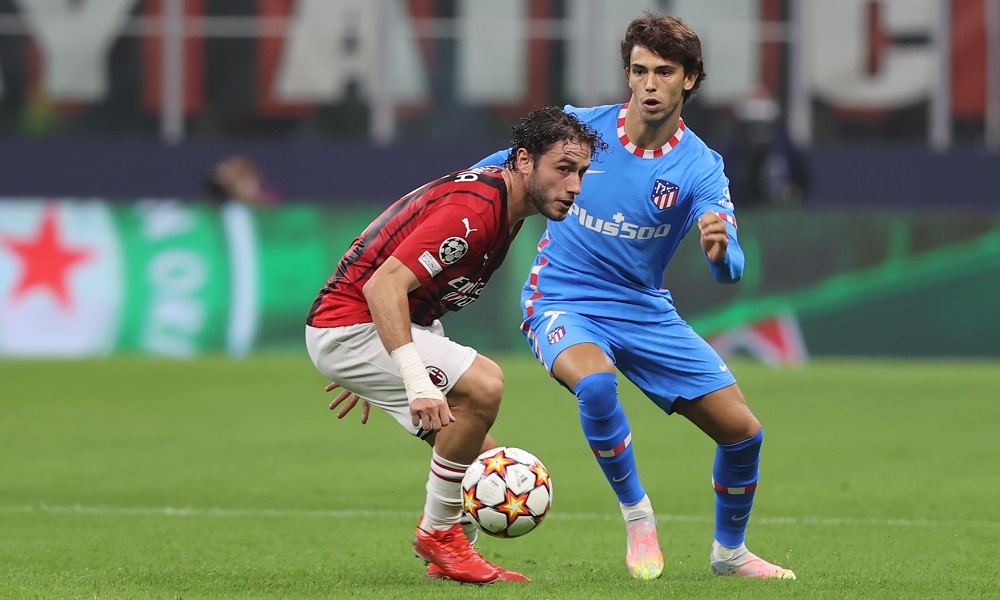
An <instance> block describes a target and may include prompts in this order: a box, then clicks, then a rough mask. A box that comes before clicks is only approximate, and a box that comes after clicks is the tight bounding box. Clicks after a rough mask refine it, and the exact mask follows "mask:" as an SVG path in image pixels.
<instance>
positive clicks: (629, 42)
mask: <svg viewBox="0 0 1000 600" xmlns="http://www.w3.org/2000/svg"><path fill="white" fill-rule="evenodd" d="M635 46H642V47H644V48H647V49H649V51H650V52H653V53H655V54H656V55H657V56H659V57H660V58H665V59H667V60H672V61H674V62H676V63H679V64H680V65H681V66H682V67H684V74H685V75H689V74H691V73H696V74H697V75H698V78H697V79H696V80H695V82H694V86H692V87H691V89H690V90H684V101H685V102H687V101H688V99H689V98H690V97H691V96H693V95H694V92H695V90H697V89H698V87H699V86H700V85H701V82H702V81H705V77H706V75H705V62H704V60H703V59H702V56H701V40H700V39H698V34H697V33H695V32H694V29H691V27H689V26H688V25H687V24H686V23H684V21H681V20H680V19H678V18H677V17H660V16H657V15H656V14H655V13H652V12H650V11H648V10H647V11H645V12H643V13H642V16H641V17H639V18H638V19H636V20H634V21H632V22H631V23H629V26H628V28H627V29H626V30H625V39H623V40H622V46H621V53H622V63H623V64H624V65H625V70H626V71H627V70H628V69H629V67H630V66H631V63H632V48H634V47H635Z"/></svg>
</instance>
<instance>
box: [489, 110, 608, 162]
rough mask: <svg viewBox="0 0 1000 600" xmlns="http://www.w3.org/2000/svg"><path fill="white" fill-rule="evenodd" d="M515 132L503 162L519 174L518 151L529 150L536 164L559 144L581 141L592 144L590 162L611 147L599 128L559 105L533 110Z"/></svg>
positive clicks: (515, 127)
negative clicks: (550, 149)
mask: <svg viewBox="0 0 1000 600" xmlns="http://www.w3.org/2000/svg"><path fill="white" fill-rule="evenodd" d="M513 131H514V133H513V137H512V139H511V145H510V154H508V155H507V160H506V161H504V166H505V167H507V168H509V169H511V170H512V171H517V164H516V163H515V160H514V158H515V156H516V155H517V150H518V148H524V149H525V150H527V151H528V153H529V154H531V158H532V159H533V160H534V162H535V164H537V163H538V159H539V158H541V156H542V155H543V154H545V153H546V152H547V151H548V150H549V148H551V147H552V146H553V145H554V144H556V143H558V142H579V143H581V144H587V145H589V146H590V157H591V159H596V158H597V155H598V154H599V153H601V152H604V151H605V150H607V149H608V144H607V143H606V142H605V141H604V139H603V138H602V137H601V134H600V133H598V132H597V130H596V129H594V128H593V127H591V126H590V125H588V124H586V123H584V122H583V121H581V120H580V119H578V118H576V115H572V114H570V113H568V112H566V111H564V110H563V109H561V108H559V107H558V106H546V107H544V108H539V109H536V110H533V111H531V112H530V113H528V116H526V117H524V118H523V119H521V121H520V123H518V124H517V125H515V126H514V128H513Z"/></svg>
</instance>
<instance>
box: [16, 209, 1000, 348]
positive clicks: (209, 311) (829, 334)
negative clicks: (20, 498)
mask: <svg viewBox="0 0 1000 600" xmlns="http://www.w3.org/2000/svg"><path fill="white" fill-rule="evenodd" d="M382 208H383V207H378V206H339V205H338V206H324V207H319V206H314V205H306V204H291V205H287V206H283V207H281V208H276V209H259V210H252V209H249V208H247V207H245V206H243V205H238V204H231V205H225V206H216V205H206V204H199V203H188V202H181V201H176V200H139V201H135V202H115V203H109V202H103V201H100V200H93V199H13V198H10V199H3V200H0V356H17V357H86V356H100V355H106V354H110V353H118V352H122V353H141V354H152V355H159V356H169V357H178V358H184V357H192V356H197V355H199V354H202V353H205V352H226V353H228V354H231V355H233V356H241V355H244V354H247V353H249V352H254V351H295V352H304V349H303V341H302V335H303V327H304V320H305V315H306V313H307V311H308V310H309V306H310V304H311V303H312V300H313V298H314V297H315V296H316V293H317V292H318V291H319V289H320V288H321V287H322V286H323V284H324V283H325V281H326V279H327V278H328V277H329V276H330V274H331V273H332V272H333V269H334V268H335V266H336V264H337V262H338V261H339V260H340V257H341V256H342V255H343V253H344V252H345V251H346V250H347V248H348V247H349V246H350V244H351V242H352V240H353V239H354V237H355V236H356V235H358V234H359V233H360V232H361V231H362V230H363V229H364V228H365V227H366V226H367V225H368V223H369V222H370V221H371V220H372V219H373V218H374V217H375V216H377V214H378V213H379V211H380V210H381V209H382ZM544 227H545V221H544V220H541V219H537V218H535V219H529V220H528V221H527V222H526V223H525V226H524V228H523V229H522V233H521V235H520V236H519V237H518V239H517V240H516V241H515V243H514V245H513V246H512V248H511V251H510V253H509V255H508V259H507V261H506V263H505V264H504V265H503V266H502V267H501V268H500V269H499V270H498V271H497V273H496V274H495V275H494V277H493V279H492V281H491V283H490V287H489V290H488V291H487V292H486V293H485V294H483V296H482V298H481V299H480V300H479V301H477V302H476V303H475V304H472V305H471V306H469V307H467V308H466V309H464V310H462V311H460V312H458V313H455V314H451V315H448V316H447V317H446V319H445V321H444V324H445V327H446V330H447V333H448V335H449V336H450V337H453V338H454V339H456V340H458V341H460V342H462V343H465V344H468V345H471V346H474V347H476V348H478V349H480V350H482V351H484V352H488V353H489V352H501V351H502V352H511V351H514V352H525V353H526V352H527V349H526V345H525V343H524V341H523V339H522V337H521V335H520V332H519V325H520V318H521V317H520V315H521V313H520V307H519V294H520V288H521V284H522V283H523V279H524V276H525V274H526V273H527V272H528V268H529V266H530V264H531V261H532V260H533V258H534V252H535V244H536V243H537V240H538V237H539V235H540V234H541V232H542V231H543V230H544ZM739 234H740V243H741V245H742V246H743V248H744V250H745V252H746V256H747V268H746V272H745V275H744V278H743V280H742V281H741V282H740V283H739V284H738V285H734V286H723V285H719V284H717V283H715V282H714V281H713V280H712V279H711V276H710V275H709V273H708V267H707V264H706V262H705V257H704V255H703V254H702V253H701V251H700V248H699V245H698V243H697V239H696V236H694V235H691V236H689V239H687V240H685V241H684V242H683V243H682V244H681V248H680V250H679V251H678V254H677V256H676V257H675V258H674V260H673V261H672V262H671V265H670V266H669V267H668V269H667V272H666V273H665V285H666V286H667V287H668V288H669V289H670V290H671V292H672V294H673V297H674V301H675V304H676V306H677V307H678V310H679V311H680V313H681V315H682V316H683V317H685V318H686V319H687V320H688V321H689V322H690V323H691V324H692V326H693V327H694V328H695V329H696V330H697V331H699V333H701V334H702V335H704V336H706V337H707V338H708V339H709V340H710V341H711V342H712V343H713V344H714V345H715V346H716V347H717V348H719V350H720V352H723V353H724V354H731V353H739V352H745V353H748V354H751V355H754V356H757V357H758V358H761V359H763V360H768V361H771V362H775V363H796V362H801V361H803V360H805V359H806V358H807V357H808V356H809V355H883V356H915V355H918V356H997V355H1000V277H998V275H1000V219H998V218H997V217H996V216H994V215H977V214H950V213H942V214H935V215H927V214H913V215H902V214H863V215H862V214H815V213H805V212H800V211H766V212H765V211H762V212H747V213H745V214H742V215H741V216H740V232H739Z"/></svg>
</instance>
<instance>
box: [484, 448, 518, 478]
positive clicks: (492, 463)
mask: <svg viewBox="0 0 1000 600" xmlns="http://www.w3.org/2000/svg"><path fill="white" fill-rule="evenodd" d="M516 462H517V461H516V460H513V459H511V458H507V455H506V454H504V453H503V450H501V451H500V452H497V453H496V454H494V455H493V456H490V457H488V458H485V459H483V463H484V464H485V465H486V469H484V470H483V477H486V476H487V475H489V474H490V473H496V474H497V475H499V476H500V477H506V476H507V467H509V466H510V465H512V464H514V463H516Z"/></svg>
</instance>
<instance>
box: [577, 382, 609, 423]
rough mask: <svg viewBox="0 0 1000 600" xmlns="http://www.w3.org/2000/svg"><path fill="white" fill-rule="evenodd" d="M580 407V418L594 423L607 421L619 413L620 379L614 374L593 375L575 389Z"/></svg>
mask: <svg viewBox="0 0 1000 600" xmlns="http://www.w3.org/2000/svg"><path fill="white" fill-rule="evenodd" d="M573 393H574V394H576V398H577V403H578V405H579V407H580V417H581V418H584V419H589V420H594V421H606V420H608V419H611V418H612V417H613V416H614V414H615V412H617V410H618V408H619V407H620V404H619V403H618V377H617V376H616V375H615V374H614V373H592V374H590V375H587V376H586V377H584V378H583V379H581V380H580V381H579V382H577V384H576V386H575V387H574V388H573Z"/></svg>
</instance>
